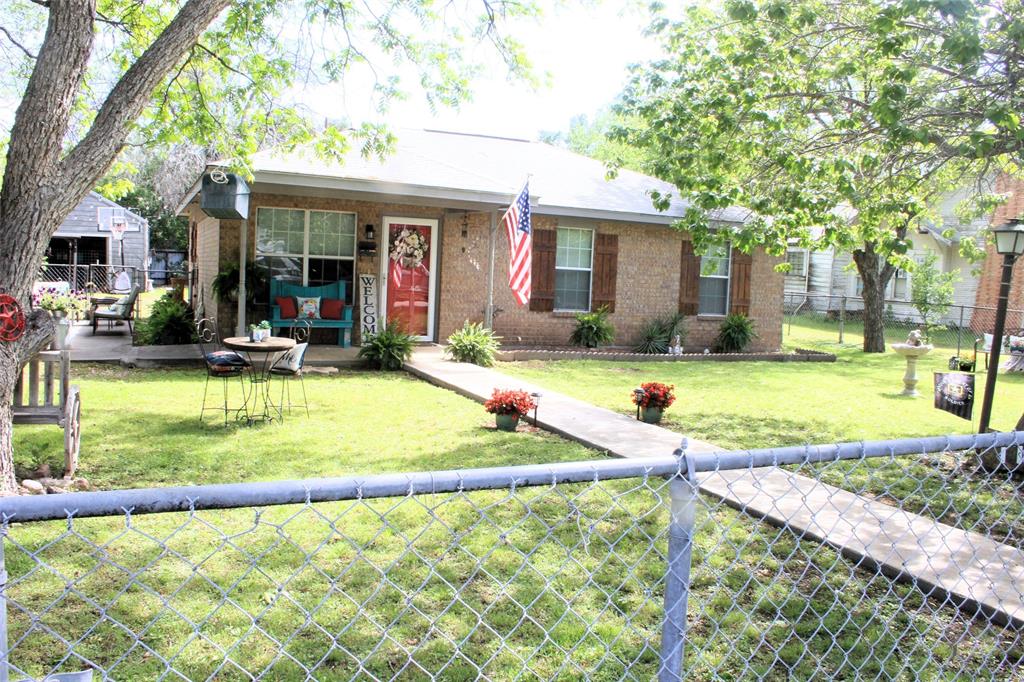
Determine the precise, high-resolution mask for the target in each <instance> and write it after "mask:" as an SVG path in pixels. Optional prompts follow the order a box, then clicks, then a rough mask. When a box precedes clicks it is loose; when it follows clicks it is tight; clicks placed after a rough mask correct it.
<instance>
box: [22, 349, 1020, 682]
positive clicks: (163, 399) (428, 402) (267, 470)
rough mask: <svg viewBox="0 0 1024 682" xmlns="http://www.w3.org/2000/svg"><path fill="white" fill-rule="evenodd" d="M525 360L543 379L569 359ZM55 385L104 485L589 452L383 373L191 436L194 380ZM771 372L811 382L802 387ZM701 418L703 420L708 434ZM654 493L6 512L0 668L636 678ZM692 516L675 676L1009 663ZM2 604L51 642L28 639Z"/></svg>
mask: <svg viewBox="0 0 1024 682" xmlns="http://www.w3.org/2000/svg"><path fill="white" fill-rule="evenodd" d="M841 366H842V365H839V366H838V367H841ZM647 367H649V368H651V369H653V370H657V371H659V372H660V371H669V370H671V371H673V372H674V371H679V370H682V369H685V368H687V367H688V366H686V365H679V366H667V365H649V366H647ZM693 367H700V368H704V369H705V370H712V371H718V369H719V368H728V367H733V368H734V371H735V370H738V369H740V368H739V367H737V366H732V365H720V366H719V365H699V366H697V365H694V366H693ZM835 367H837V366H823V365H778V366H772V368H771V369H773V370H774V369H776V368H782V369H788V370H796V371H797V372H804V371H807V369H808V368H817V369H818V371H822V368H824V369H825V371H831V370H833V369H835ZM580 368H581V369H585V370H588V371H589V369H588V366H587V365H586V364H585V363H580ZM748 368H749V366H748ZM506 369H513V370H515V371H521V372H525V373H531V372H534V371H535V370H536V369H539V368H533V367H530V366H521V367H516V368H506ZM609 369H611V368H608V367H605V368H604V371H603V372H597V373H595V376H593V377H591V376H590V375H588V376H587V378H586V380H587V381H592V382H594V383H595V387H594V388H593V389H590V390H598V389H600V390H604V388H602V386H601V385H600V382H601V381H602V379H601V375H602V374H604V375H605V377H606V378H605V379H604V380H603V381H607V377H615V378H616V380H620V381H621V382H622V383H623V386H625V387H627V388H628V387H630V386H632V385H634V384H635V383H636V382H637V381H638V380H639V379H638V377H637V376H636V375H635V373H633V371H632V370H631V369H629V370H628V371H623V372H618V371H616V372H609V371H608V370H609ZM627 369H628V368H627ZM547 370H548V372H547V374H546V375H544V377H543V378H544V379H545V381H546V380H547V379H549V378H550V379H553V380H554V379H557V378H559V377H561V376H562V375H563V373H565V372H568V371H569V367H568V366H566V367H561V366H558V367H554V366H552V365H548V366H547ZM75 372H76V378H75V381H76V383H78V384H79V385H80V387H81V389H82V394H83V401H84V435H83V443H82V474H83V475H84V476H86V477H88V478H89V479H90V480H91V481H92V482H94V483H95V484H97V485H99V486H100V487H103V488H113V487H129V486H143V485H176V484H185V483H214V482H228V481H258V480H274V479H287V478H301V477H316V476H336V475H343V474H352V473H369V472H386V471H402V470H424V469H443V468H459V467H461V468H468V467H476V466H488V465H496V464H521V463H536V462H553V461H564V460H571V459H590V458H594V457H595V456H596V455H595V453H593V452H591V451H587V450H586V449H584V448H582V447H581V446H579V445H576V444H573V443H569V442H567V441H564V440H562V439H560V438H557V437H555V436H552V435H549V434H545V433H542V432H537V431H534V430H532V429H521V431H520V432H518V433H514V434H506V433H500V432H497V431H495V430H494V429H493V428H492V426H491V424H492V420H491V419H490V418H489V416H488V415H486V414H485V413H484V412H483V410H482V408H481V407H480V406H479V405H477V404H476V403H473V402H471V401H469V400H466V399H463V398H461V397H459V396H457V395H455V394H454V393H451V392H448V391H443V390H440V389H437V388H434V387H431V386H429V385H427V384H425V383H423V382H420V381H418V380H415V379H412V378H410V377H408V376H406V375H404V374H393V375H384V374H376V373H363V372H343V373H342V374H340V375H338V376H335V377H314V376H310V377H308V378H307V385H306V386H307V390H308V392H309V398H310V402H311V410H312V413H313V416H312V417H310V418H309V419H306V418H305V417H296V418H294V419H290V420H288V421H286V422H285V424H284V425H270V426H264V427H258V428H254V429H246V428H239V427H236V426H230V427H227V428H225V427H223V426H221V425H218V424H216V422H215V423H213V424H210V423H208V424H205V425H200V424H199V423H198V420H197V419H196V415H197V414H198V409H199V400H200V397H201V395H202V376H201V375H200V373H198V372H196V371H139V370H136V371H128V370H122V369H116V368H109V367H93V368H82V367H79V366H76V367H75ZM740 375H742V373H740ZM735 376H738V375H734V377H735ZM794 376H795V377H798V378H799V377H801V376H802V377H803V378H802V379H801V380H802V381H808V380H812V383H813V379H809V377H813V375H800V374H796V375H794ZM644 378H647V377H646V376H645V377H644ZM651 378H664V377H660V376H659V377H651ZM896 379H898V373H897V377H896ZM734 381H735V378H734ZM215 388H219V386H216V387H212V389H215ZM566 390H568V389H566ZM618 390H619V389H617V388H614V389H610V390H609V393H608V395H614V394H615V392H616V391H618ZM806 390H807V389H806V385H805V386H804V387H803V388H800V386H799V385H798V386H797V387H796V389H795V390H794V393H797V394H799V393H801V392H806ZM595 395H597V394H595ZM722 395H723V396H726V395H729V393H728V392H727V391H725V390H724V389H723V393H722ZM748 398H749V397H746V396H745V397H742V398H740V397H737V399H738V400H747V399H748ZM722 399H723V400H725V399H726V398H722ZM627 400H628V396H627ZM748 404H749V403H748ZM899 404H905V403H903V402H900V403H899ZM922 404H923V402H922ZM621 407H622V409H624V410H626V411H628V409H629V408H628V403H627V404H625V405H622V406H621ZM675 411H676V409H675V408H673V410H670V412H669V415H672V414H673V413H674V412H675ZM725 427H726V423H725V422H718V425H717V426H716V427H715V428H716V429H717V431H716V433H724V432H725ZM794 428H800V427H794ZM813 428H819V427H813ZM835 428H836V429H838V428H839V427H838V426H837V427H835ZM742 429H743V424H742V423H741V422H739V421H737V424H736V429H735V430H736V431H738V432H739V431H742ZM947 430H948V429H947ZM762 432H763V433H774V432H775V431H771V430H767V429H762ZM760 442H763V439H762V440H761V441H760ZM15 446H16V449H17V453H18V454H17V460H18V464H19V466H20V467H22V468H23V469H24V470H27V469H32V468H34V467H36V466H38V465H39V464H40V463H42V462H47V463H49V464H50V465H51V466H54V467H58V466H59V462H60V460H61V457H60V448H61V437H60V432H59V431H58V430H57V429H54V428H52V427H34V428H28V427H18V428H17V429H16V432H15ZM663 486H664V484H663V483H662V482H661V481H660V480H656V481H650V482H648V483H647V484H642V483H641V482H639V481H622V482H619V483H608V484H601V485H560V486H558V487H557V488H553V487H552V488H549V487H541V488H533V489H524V490H519V491H517V492H516V493H514V494H512V493H510V492H509V491H494V492H482V493H472V494H465V495H457V496H423V497H417V498H415V499H407V500H401V501H400V500H381V501H374V502H358V501H357V502H350V503H336V504H318V505H316V506H315V507H304V506H291V507H278V508H272V509H268V510H265V511H263V512H262V513H258V514H257V513H254V512H253V511H252V510H238V511H231V512H197V513H195V514H191V515H190V514H162V515H152V516H136V517H133V518H132V519H131V522H130V524H126V522H125V519H124V518H117V519H93V520H79V521H76V522H75V523H74V524H73V526H72V527H71V530H72V531H73V532H68V525H67V524H66V523H64V522H53V523H46V524H32V525H25V524H20V525H19V524H14V525H12V526H11V528H10V529H9V536H8V538H9V541H8V544H7V567H8V570H9V571H10V574H11V580H12V583H11V586H10V588H9V592H8V595H9V597H10V598H11V599H12V604H11V606H10V607H9V612H10V634H9V639H10V641H11V642H12V643H15V645H16V646H15V649H14V652H13V653H12V660H13V661H14V662H15V663H16V664H19V665H22V666H24V667H25V668H27V669H28V670H29V671H30V672H31V673H33V674H35V675H37V676H40V675H42V674H43V673H45V672H48V671H49V670H50V668H51V667H52V666H55V665H57V664H58V663H59V662H60V661H61V658H62V656H63V655H64V651H65V648H64V646H63V645H62V644H61V643H60V640H59V639H58V635H59V638H61V639H64V640H67V641H72V642H75V643H76V650H77V651H79V652H80V653H81V654H82V655H83V656H87V657H89V658H90V659H91V660H96V661H99V662H101V663H102V664H103V665H104V666H113V673H112V675H113V676H114V677H115V678H117V679H129V680H143V679H153V678H156V677H159V676H160V675H161V674H163V673H164V672H166V668H165V666H164V664H163V662H162V661H161V660H160V658H161V657H163V658H165V659H170V660H171V661H172V662H171V665H172V666H173V668H174V669H175V670H176V671H179V672H180V673H181V674H183V675H185V676H187V677H188V678H190V679H207V678H210V677H211V676H212V677H215V678H216V679H218V680H220V679H224V680H234V679H251V677H256V676H260V675H262V677H263V679H275V680H277V679H282V680H293V679H294V680H302V679H306V676H305V674H304V673H303V672H302V670H301V666H305V667H307V668H313V667H316V670H317V672H316V676H317V678H318V679H327V680H334V679H351V678H355V679H372V678H374V677H375V678H378V679H391V678H392V677H397V678H399V679H425V678H427V677H428V673H430V674H433V675H436V676H437V677H438V678H439V679H475V678H477V677H478V675H479V674H481V673H482V674H485V675H488V676H489V677H491V678H492V679H520V678H521V677H522V678H526V679H579V678H581V677H584V676H587V677H589V678H590V679H595V680H618V679H621V678H623V677H624V676H627V675H629V676H633V677H635V678H636V679H650V678H651V677H653V676H654V675H655V674H656V664H657V646H658V642H659V637H660V627H661V601H662V585H661V580H662V578H663V575H664V569H665V567H664V556H663V555H664V551H665V546H666V537H665V532H666V526H667V514H666V511H665V508H664V497H665V494H666V491H665V490H664V487H663ZM702 504H703V505H704V506H703V507H702V509H701V510H700V513H699V516H698V519H699V521H698V523H699V524H700V525H699V529H698V533H697V540H696V545H695V549H694V569H693V594H692V596H691V601H690V614H691V616H690V634H689V639H688V642H687V647H688V648H687V652H688V653H687V668H688V670H689V672H690V674H691V676H692V677H693V679H710V678H713V677H718V678H723V679H741V678H749V677H752V676H755V675H758V676H764V677H767V678H769V679H787V678H797V679H815V678H821V677H823V676H832V677H838V678H843V677H849V678H853V677H857V676H864V677H875V676H878V675H881V676H883V677H886V678H887V679H900V678H915V677H925V678H932V679H938V678H941V679H955V678H960V677H962V678H964V679H976V678H978V677H981V678H992V679H998V678H1004V677H1008V676H1009V675H1010V674H1011V673H1012V671H1011V670H1009V668H1008V667H1007V666H1008V665H1012V664H1014V663H1016V662H1018V661H1019V660H1020V659H1021V658H1022V657H1024V651H1020V650H1019V646H1017V645H1011V643H1012V642H1014V640H1013V639H1012V637H1004V636H1003V635H1001V633H1000V632H999V631H998V629H992V628H989V629H985V628H984V627H982V626H979V625H977V624H974V623H971V622H970V621H969V620H967V619H965V618H964V617H962V616H960V615H959V614H958V613H957V612H955V611H953V610H952V609H948V608H943V607H941V605H939V604H937V603H934V602H929V601H928V600H926V599H924V598H923V597H922V596H921V595H920V593H919V592H918V591H917V590H915V589H914V588H911V587H909V586H905V585H895V584H893V583H891V582H890V581H889V580H888V579H886V578H884V577H882V576H879V575H875V574H872V573H869V572H863V571H859V570H857V569H856V568H855V567H854V566H853V565H852V564H850V563H849V562H848V561H847V560H846V559H844V558H843V557H841V556H840V555H838V554H837V553H836V552H834V551H832V550H831V549H828V548H824V547H821V546H819V545H818V544H816V543H813V542H805V541H800V540H799V539H798V538H796V537H794V535H793V534H792V533H791V532H789V531H783V530H778V529H775V528H772V527H770V526H767V525H764V524H760V523H754V522H751V521H750V520H749V519H748V518H747V517H745V516H743V515H741V514H739V513H738V512H735V511H733V510H731V509H728V508H726V507H724V506H723V505H719V504H716V503H715V502H714V501H712V500H707V499H704V498H702ZM527 510H528V511H527ZM97 547H101V548H102V549H97ZM32 557H35V559H33V558H32ZM36 560H39V561H42V562H43V563H44V564H45V567H41V566H40V565H39V564H38V563H37V562H36ZM196 566H198V567H199V568H198V570H194V567H196ZM385 571H386V573H385ZM385 575H386V578H384V576H385ZM131 576H135V580H134V582H132V580H130V577H131ZM900 600H903V601H904V606H903V607H902V608H901V606H900V604H899V601H900ZM55 601H56V602H57V603H56V604H54V603H55ZM165 602H166V603H167V604H169V605H170V606H171V607H173V609H174V611H176V612H177V614H176V613H174V612H172V610H171V609H170V608H167V607H166V606H164V604H165ZM15 604H20V605H23V606H25V607H26V608H29V609H30V610H31V611H32V612H34V613H37V614H41V615H40V619H39V621H38V623H39V624H40V625H42V626H44V627H48V628H51V629H52V630H51V631H49V632H48V631H46V630H45V629H40V628H38V627H37V628H36V629H33V630H31V632H29V631H28V628H29V625H30V622H31V621H30V619H29V618H28V616H27V615H26V614H25V613H23V612H22V611H20V610H19V609H18V607H17V606H15ZM101 609H102V610H103V611H104V612H105V614H106V615H105V617H104V616H103V615H101ZM178 614H181V615H178ZM122 626H124V627H130V628H131V629H133V630H135V631H136V632H140V631H144V632H145V635H144V638H143V640H144V642H145V647H143V646H134V647H133V645H132V641H131V639H130V638H129V637H128V636H127V635H126V634H125V632H124V629H123V627H122ZM196 632H198V633H200V635H201V636H199V637H195V636H194V633H196ZM26 633H27V636H26V637H25V638H24V639H22V637H23V636H25V635H26ZM545 633H547V634H545ZM271 637H273V638H274V639H277V640H278V641H280V642H283V643H284V644H285V646H284V648H283V653H281V651H280V650H279V648H278V647H277V646H276V645H275V644H274V643H273V641H272V639H271ZM964 638H966V639H964ZM967 643H969V646H966V645H965V644H967ZM147 647H148V649H147ZM154 652H155V654H154ZM348 652H355V653H356V655H355V656H353V655H351V654H350V653H348ZM407 652H414V654H413V656H412V658H411V659H410V657H409V656H408V654H407ZM156 654H158V655H156ZM225 659H227V660H228V661H229V662H228V664H227V665H226V666H223V661H224V660H225ZM357 659H363V663H362V665H360V664H359V663H358V662H357ZM76 663H77V662H76V661H74V660H72V661H69V662H66V663H64V664H63V665H62V666H61V669H62V670H71V669H76V668H80V667H82V666H81V665H76ZM222 666H223V667H222ZM171 676H172V677H173V676H174V675H173V674H172V675H171Z"/></svg>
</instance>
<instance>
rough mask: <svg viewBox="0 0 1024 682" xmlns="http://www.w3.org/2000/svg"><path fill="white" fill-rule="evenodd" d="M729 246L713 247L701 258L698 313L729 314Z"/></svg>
mask: <svg viewBox="0 0 1024 682" xmlns="http://www.w3.org/2000/svg"><path fill="white" fill-rule="evenodd" d="M730 252H731V249H730V248H729V245H728V244H723V245H716V246H712V247H710V248H709V249H708V252H707V253H706V254H704V255H703V256H701V258H700V290H699V294H698V296H699V303H698V308H697V313H698V314H700V315H725V314H726V313H728V312H729V274H730V273H729V269H730V267H729V266H730V261H729V254H730Z"/></svg>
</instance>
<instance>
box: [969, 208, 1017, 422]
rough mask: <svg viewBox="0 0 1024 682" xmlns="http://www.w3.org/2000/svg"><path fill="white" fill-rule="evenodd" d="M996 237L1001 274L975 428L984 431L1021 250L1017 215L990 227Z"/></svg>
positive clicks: (993, 390)
mask: <svg viewBox="0 0 1024 682" xmlns="http://www.w3.org/2000/svg"><path fill="white" fill-rule="evenodd" d="M992 232H993V234H995V237H996V251H997V252H998V253H999V254H1000V255H1001V256H1002V257H1003V277H1002V280H1001V281H1000V282H999V299H998V301H997V302H996V324H995V328H994V329H993V330H992V352H991V356H990V357H989V362H988V376H987V378H986V379H985V397H984V398H983V399H982V403H981V420H980V422H979V423H978V432H979V433H987V432H988V424H989V421H990V420H991V418H992V397H993V396H994V395H995V391H996V377H997V376H998V375H999V352H1000V351H1001V350H1002V348H1003V330H1004V328H1005V327H1006V304H1007V301H1008V299H1009V298H1010V283H1011V282H1012V281H1013V264H1014V262H1016V260H1017V256H1019V255H1021V254H1022V253H1024V225H1022V224H1021V221H1020V219H1019V218H1013V219H1012V220H1010V221H1009V222H1007V223H1004V224H1003V225H1000V226H999V227H996V228H994V229H993V230H992Z"/></svg>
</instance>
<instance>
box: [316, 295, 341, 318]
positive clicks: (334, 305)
mask: <svg viewBox="0 0 1024 682" xmlns="http://www.w3.org/2000/svg"><path fill="white" fill-rule="evenodd" d="M344 310H345V302H344V301H342V300H341V299H340V298H325V299H324V300H323V301H321V302H320V317H321V318H322V319H325V320H340V319H341V313H342V311H344Z"/></svg>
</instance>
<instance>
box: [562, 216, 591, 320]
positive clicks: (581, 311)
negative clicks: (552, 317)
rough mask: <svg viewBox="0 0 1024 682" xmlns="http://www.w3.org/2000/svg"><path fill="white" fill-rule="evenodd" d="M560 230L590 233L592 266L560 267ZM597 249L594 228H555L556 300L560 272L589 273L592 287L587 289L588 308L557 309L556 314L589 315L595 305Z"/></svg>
mask: <svg viewBox="0 0 1024 682" xmlns="http://www.w3.org/2000/svg"><path fill="white" fill-rule="evenodd" d="M558 230H576V231H578V232H589V233H590V266H589V267H586V268H570V267H560V266H559V265H558ZM596 248H597V231H596V230H595V229H594V228H592V227H577V226H576V225H559V226H558V227H557V228H555V289H554V296H555V299H557V298H558V271H559V270H568V271H572V272H589V273H590V285H589V286H588V287H587V288H588V291H587V307H586V308H585V309H583V310H577V309H575V308H555V309H554V312H556V313H589V312H590V310H591V308H592V307H593V305H594V251H595V250H596Z"/></svg>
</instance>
